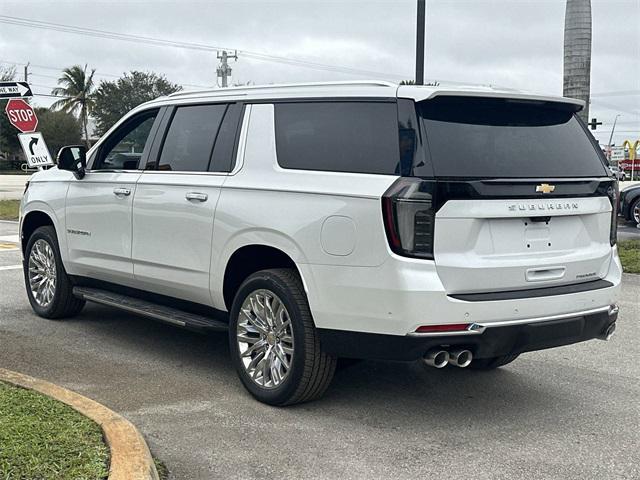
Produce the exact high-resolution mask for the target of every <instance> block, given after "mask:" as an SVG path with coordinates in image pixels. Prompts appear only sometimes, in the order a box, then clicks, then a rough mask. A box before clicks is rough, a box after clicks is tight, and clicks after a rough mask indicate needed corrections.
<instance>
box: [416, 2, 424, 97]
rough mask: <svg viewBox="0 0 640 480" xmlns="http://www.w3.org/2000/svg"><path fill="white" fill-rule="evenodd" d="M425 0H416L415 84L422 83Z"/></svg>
mask: <svg viewBox="0 0 640 480" xmlns="http://www.w3.org/2000/svg"><path fill="white" fill-rule="evenodd" d="M425 1H426V0H418V19H417V24H416V85H424V24H425V21H426V18H425V17H426V15H425V10H426V6H425Z"/></svg>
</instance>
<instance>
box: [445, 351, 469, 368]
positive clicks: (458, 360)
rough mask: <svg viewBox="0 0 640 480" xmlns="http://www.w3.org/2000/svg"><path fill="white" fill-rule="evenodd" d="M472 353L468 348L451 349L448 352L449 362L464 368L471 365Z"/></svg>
mask: <svg viewBox="0 0 640 480" xmlns="http://www.w3.org/2000/svg"><path fill="white" fill-rule="evenodd" d="M471 360H473V353H471V351H469V350H453V351H451V352H449V363H450V364H451V365H455V366H456V367H460V368H465V367H468V366H469V365H471Z"/></svg>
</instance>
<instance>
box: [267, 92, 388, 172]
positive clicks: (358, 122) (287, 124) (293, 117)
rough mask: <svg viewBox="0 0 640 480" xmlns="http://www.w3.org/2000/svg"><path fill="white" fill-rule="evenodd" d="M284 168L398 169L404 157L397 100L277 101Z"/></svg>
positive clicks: (280, 158) (279, 147) (278, 145)
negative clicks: (402, 156)
mask: <svg viewBox="0 0 640 480" xmlns="http://www.w3.org/2000/svg"><path fill="white" fill-rule="evenodd" d="M275 129H276V151H277V155H278V163H279V164H280V166H281V167H283V168H295V169H301V170H324V171H332V172H352V173H377V174H388V175H393V174H395V172H396V171H397V169H398V167H399V162H400V158H399V156H400V153H399V149H398V113H397V107H396V103H395V102H393V103H392V102H371V101H369V102H366V101H362V102H348V101H345V102H340V101H336V102H308V103H307V102H304V103H302V102H296V103H276V104H275Z"/></svg>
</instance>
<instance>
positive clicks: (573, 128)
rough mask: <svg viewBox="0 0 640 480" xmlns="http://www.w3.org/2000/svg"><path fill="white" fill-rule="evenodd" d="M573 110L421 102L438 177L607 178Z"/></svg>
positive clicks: (493, 102)
mask: <svg viewBox="0 0 640 480" xmlns="http://www.w3.org/2000/svg"><path fill="white" fill-rule="evenodd" d="M570 108H571V107H570V106H567V105H565V104H551V103H542V102H533V101H525V100H510V99H492V98H470V97H446V96H443V97H437V98H435V99H433V100H427V101H424V102H421V103H419V104H418V112H419V115H420V116H421V118H422V123H423V128H424V130H425V133H426V137H427V144H428V147H427V148H428V152H429V154H430V158H431V163H432V166H433V171H434V174H435V176H436V177H480V178H491V177H493V178H536V177H543V178H555V177H600V176H606V175H607V172H606V170H605V167H604V164H603V163H602V161H601V159H600V157H599V155H598V152H597V150H596V148H595V146H594V144H593V143H592V142H591V140H590V138H589V136H588V134H587V132H585V130H584V128H583V127H582V125H581V124H580V122H579V120H578V119H577V117H576V116H575V114H574V112H573V111H572V110H571V109H570Z"/></svg>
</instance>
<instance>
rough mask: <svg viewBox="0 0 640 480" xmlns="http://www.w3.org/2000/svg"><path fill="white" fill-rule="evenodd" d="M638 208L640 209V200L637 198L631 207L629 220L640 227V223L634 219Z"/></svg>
mask: <svg viewBox="0 0 640 480" xmlns="http://www.w3.org/2000/svg"><path fill="white" fill-rule="evenodd" d="M636 208H638V209H640V198H637V199H636V200H635V201H634V202H633V203H632V204H631V205H630V206H629V220H630V221H631V222H632V223H635V224H636V225H640V222H637V221H636V219H635V218H634V217H633V211H634V210H635V209H636Z"/></svg>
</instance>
